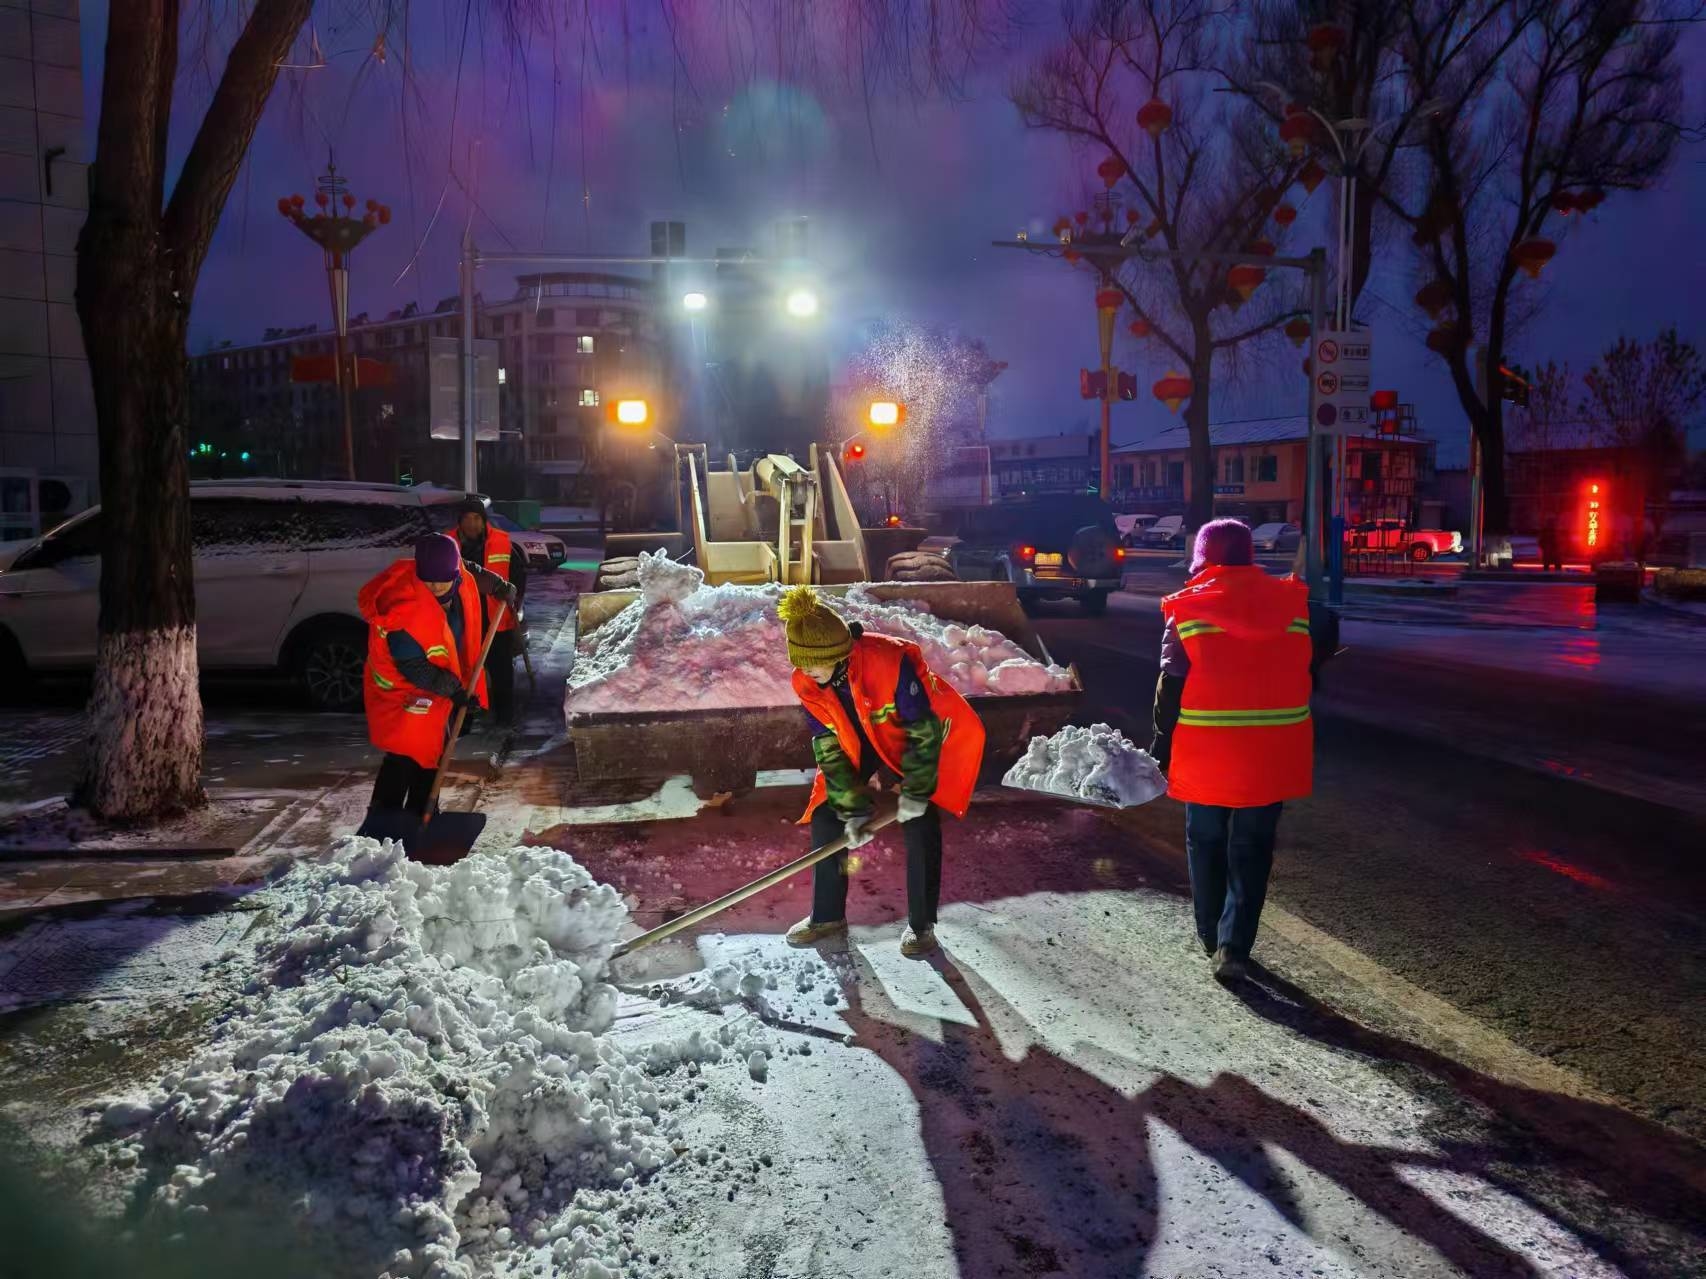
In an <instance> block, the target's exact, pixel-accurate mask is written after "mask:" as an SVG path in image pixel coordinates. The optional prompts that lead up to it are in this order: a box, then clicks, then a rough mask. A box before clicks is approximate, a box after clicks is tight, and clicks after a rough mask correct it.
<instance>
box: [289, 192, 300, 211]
mask: <svg viewBox="0 0 1706 1279" xmlns="http://www.w3.org/2000/svg"><path fill="white" fill-rule="evenodd" d="M290 207H291V208H293V209H300V208H301V207H302V197H301V196H299V195H293V196H291V197H290Z"/></svg>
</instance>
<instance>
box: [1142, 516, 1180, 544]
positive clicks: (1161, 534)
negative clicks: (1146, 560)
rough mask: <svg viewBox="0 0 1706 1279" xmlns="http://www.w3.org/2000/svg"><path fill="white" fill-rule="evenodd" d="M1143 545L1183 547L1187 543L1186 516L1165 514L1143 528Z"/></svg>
mask: <svg viewBox="0 0 1706 1279" xmlns="http://www.w3.org/2000/svg"><path fill="white" fill-rule="evenodd" d="M1143 545H1145V546H1161V547H1167V546H1177V547H1181V548H1182V547H1183V546H1184V545H1185V517H1184V516H1183V515H1163V516H1162V517H1161V518H1160V519H1158V520H1156V521H1155V523H1153V524H1151V525H1150V526H1149V527H1148V528H1146V529H1144V530H1143Z"/></svg>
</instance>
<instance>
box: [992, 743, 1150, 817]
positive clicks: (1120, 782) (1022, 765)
mask: <svg viewBox="0 0 1706 1279" xmlns="http://www.w3.org/2000/svg"><path fill="white" fill-rule="evenodd" d="M1001 781H1002V783H1003V784H1004V785H1007V786H1017V787H1019V788H1020V789H1021V790H1035V791H1044V792H1046V793H1048V794H1050V795H1064V796H1066V797H1067V798H1069V799H1088V800H1093V801H1095V802H1097V803H1102V804H1114V805H1117V806H1118V807H1120V808H1130V807H1132V806H1134V805H1137V804H1147V803H1148V802H1149V801H1150V800H1152V799H1154V798H1155V797H1156V796H1157V795H1165V794H1166V793H1167V779H1166V778H1165V777H1163V776H1162V775H1161V770H1160V768H1159V767H1157V766H1156V763H1155V761H1154V759H1152V758H1151V757H1150V755H1149V752H1148V751H1143V750H1139V749H1138V748H1137V747H1136V746H1134V745H1132V743H1131V739H1130V738H1128V737H1127V736H1126V735H1125V734H1124V733H1122V732H1120V731H1119V730H1117V729H1114V728H1110V727H1108V725H1106V724H1092V725H1091V726H1090V727H1089V728H1081V727H1079V726H1078V725H1076V724H1069V725H1067V726H1066V727H1065V728H1063V729H1061V730H1060V732H1058V733H1056V734H1055V735H1054V736H1053V737H1033V738H1031V741H1030V744H1029V745H1028V746H1027V747H1026V748H1025V753H1024V755H1023V756H1022V757H1021V758H1020V760H1019V762H1018V763H1016V764H1014V765H1013V767H1012V768H1010V769H1008V770H1007V776H1005V777H1003V778H1002V779H1001Z"/></svg>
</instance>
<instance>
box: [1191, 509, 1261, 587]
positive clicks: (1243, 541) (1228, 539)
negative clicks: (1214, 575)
mask: <svg viewBox="0 0 1706 1279" xmlns="http://www.w3.org/2000/svg"><path fill="white" fill-rule="evenodd" d="M1255 562H1256V547H1255V544H1254V543H1253V542H1251V541H1250V526H1249V525H1248V524H1245V523H1244V522H1243V521H1242V520H1210V521H1209V522H1208V523H1207V524H1204V525H1203V526H1202V527H1201V528H1199V529H1198V530H1197V543H1196V547H1195V549H1194V550H1193V551H1192V552H1191V576H1193V577H1195V576H1196V575H1197V574H1198V573H1200V572H1202V571H1203V570H1204V569H1205V568H1208V567H1209V566H1210V565H1221V564H1254V563H1255Z"/></svg>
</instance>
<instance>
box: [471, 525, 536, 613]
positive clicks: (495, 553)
mask: <svg viewBox="0 0 1706 1279" xmlns="http://www.w3.org/2000/svg"><path fill="white" fill-rule="evenodd" d="M526 553H527V552H525V551H521V552H517V551H516V549H515V543H514V542H513V541H511V540H510V536H509V534H508V533H506V532H504V531H503V530H502V529H501V528H499V527H498V526H497V525H496V524H492V523H490V522H488V523H487V525H486V562H485V563H484V564H483V565H481V567H482V568H484V569H487V570H488V571H490V572H493V573H496V574H497V575H498V576H499V577H501V578H503V580H504V581H506V582H507V581H509V580H510V577H509V562H510V559H511V558H512V557H513V556H515V555H516V554H522V555H525V554H526ZM492 607H493V608H496V607H497V605H496V604H494V605H492ZM514 629H515V610H514V609H513V608H506V609H505V610H504V615H503V617H502V618H501V619H499V621H498V630H500V631H513V630H514Z"/></svg>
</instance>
